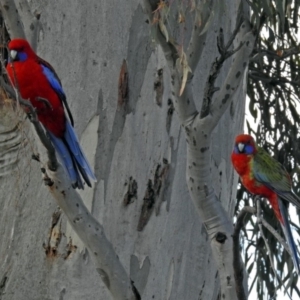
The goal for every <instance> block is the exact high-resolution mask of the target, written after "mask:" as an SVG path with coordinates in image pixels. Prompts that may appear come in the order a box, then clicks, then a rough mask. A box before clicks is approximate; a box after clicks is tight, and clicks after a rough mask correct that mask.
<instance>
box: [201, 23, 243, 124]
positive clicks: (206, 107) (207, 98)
mask: <svg viewBox="0 0 300 300" xmlns="http://www.w3.org/2000/svg"><path fill="white" fill-rule="evenodd" d="M240 26H241V23H238V24H237V27H236V29H235V30H234V32H233V33H232V35H231V37H230V38H229V41H228V43H227V44H226V45H225V44H224V35H223V29H222V28H220V33H219V36H218V42H217V45H218V49H219V52H220V54H221V56H220V57H219V58H217V59H216V60H215V61H214V62H213V64H212V66H211V69H210V74H209V76H208V80H207V82H206V86H205V90H204V97H203V102H202V108H201V114H200V118H201V119H202V118H204V117H206V116H207V115H208V114H209V112H210V106H211V101H212V96H213V94H214V93H215V92H216V91H218V90H219V88H216V87H215V86H214V84H215V81H216V79H217V77H218V75H219V73H220V70H221V68H222V66H223V63H224V62H225V60H226V59H228V58H229V57H231V56H232V55H233V54H234V53H236V52H237V51H238V50H240V48H241V47H242V45H243V44H242V43H240V45H239V46H238V47H237V48H236V49H234V50H231V51H229V47H231V46H232V43H233V41H234V38H235V37H236V35H237V33H238V31H239V29H240Z"/></svg>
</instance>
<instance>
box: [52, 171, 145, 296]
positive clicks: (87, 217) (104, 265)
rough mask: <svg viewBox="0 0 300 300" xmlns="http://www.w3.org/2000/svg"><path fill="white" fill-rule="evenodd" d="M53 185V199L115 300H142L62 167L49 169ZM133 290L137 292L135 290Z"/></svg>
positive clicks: (100, 227) (99, 225)
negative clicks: (83, 245) (54, 169)
mask: <svg viewBox="0 0 300 300" xmlns="http://www.w3.org/2000/svg"><path fill="white" fill-rule="evenodd" d="M47 174H48V175H49V174H50V175H51V176H50V177H51V179H52V180H53V182H54V184H53V185H52V186H50V187H49V190H50V192H51V194H52V196H53V197H54V198H55V200H56V201H57V204H58V205H59V207H60V208H61V209H62V210H63V212H64V213H65V215H66V217H67V219H68V221H69V223H70V224H71V226H72V227H73V229H74V231H75V232H76V233H77V234H78V236H79V237H80V239H81V240H82V242H83V243H84V244H85V246H86V247H87V248H88V250H89V253H90V255H91V257H92V258H93V260H94V263H95V267H96V270H97V271H98V273H99V275H100V277H101V279H102V281H103V282H104V283H105V285H106V287H107V288H108V290H109V291H110V292H111V294H112V296H113V298H114V299H115V300H124V299H127V300H139V299H140V298H139V297H140V295H139V294H138V292H137V290H136V288H135V287H134V285H133V283H132V282H131V280H130V278H129V276H128V275H127V273H126V271H125V269H124V267H123V265H122V263H121V262H120V260H119V258H118V255H117V254H116V252H115V250H114V248H113V246H112V244H111V243H110V241H109V240H108V239H107V237H106V235H105V232H104V228H103V226H102V225H101V224H100V223H99V222H98V221H97V220H96V219H95V218H94V217H93V216H92V214H91V213H90V212H89V211H88V209H87V208H86V206H85V205H84V203H83V201H82V199H81V197H80V196H79V194H78V193H77V192H76V191H75V190H74V189H73V187H72V185H71V183H70V181H69V180H68V179H67V178H66V175H65V172H64V170H63V169H62V168H61V167H60V166H59V167H58V169H57V170H56V171H55V172H52V171H51V170H50V169H48V170H47ZM133 290H134V291H133Z"/></svg>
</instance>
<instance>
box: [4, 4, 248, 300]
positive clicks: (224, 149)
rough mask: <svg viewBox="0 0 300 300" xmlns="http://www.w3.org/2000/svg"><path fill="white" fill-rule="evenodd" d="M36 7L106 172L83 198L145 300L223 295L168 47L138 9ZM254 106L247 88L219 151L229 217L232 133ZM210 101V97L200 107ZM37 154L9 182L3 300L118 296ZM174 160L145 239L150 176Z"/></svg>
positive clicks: (224, 11) (200, 71) (95, 158)
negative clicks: (123, 88)
mask: <svg viewBox="0 0 300 300" xmlns="http://www.w3.org/2000/svg"><path fill="white" fill-rule="evenodd" d="M30 5H31V9H32V11H38V12H40V13H41V18H40V22H41V30H40V31H39V35H38V36H39V42H38V47H37V50H38V54H39V55H40V56H41V57H43V58H45V59H46V60H47V61H49V62H51V64H52V65H53V66H54V67H55V69H56V71H57V73H58V74H59V76H60V78H61V80H62V83H63V86H64V89H65V92H66V94H67V98H68V101H69V103H70V107H71V110H72V112H73V114H74V117H75V120H76V121H75V124H76V126H75V127H76V130H77V132H78V133H79V135H80V136H81V137H82V144H83V148H84V150H85V152H86V154H87V156H88V158H89V160H90V161H91V162H93V163H94V166H95V173H96V176H97V178H98V182H97V184H96V186H95V190H94V191H93V190H86V191H84V192H83V193H82V198H83V200H84V201H85V203H86V205H87V207H88V208H89V209H90V210H91V212H92V213H93V215H94V217H95V218H96V219H97V220H98V221H99V222H100V223H101V224H103V228H104V232H105V234H106V236H107V238H108V240H109V241H110V242H111V244H112V245H113V248H114V250H115V251H116V253H117V254H118V256H119V260H120V262H121V263H122V264H123V266H124V268H125V270H126V271H127V273H128V274H130V277H131V279H132V280H133V281H134V282H135V284H136V286H137V289H138V290H139V291H141V296H142V299H152V298H153V297H155V299H217V297H218V293H219V284H220V283H219V279H218V276H217V270H216V267H215V262H214V260H213V258H212V252H211V248H210V242H209V241H208V236H207V233H206V230H205V228H204V226H203V224H202V220H201V219H199V216H198V214H197V212H196V211H195V209H194V204H193V203H192V201H191V199H190V195H189V192H188V189H187V185H186V180H185V173H186V155H187V154H186V145H185V137H184V134H183V131H182V129H181V127H180V124H179V120H178V117H177V115H176V114H175V113H174V114H172V113H171V112H172V101H170V100H168V99H172V92H171V86H170V72H169V70H168V67H167V65H166V61H165V59H164V57H163V53H162V51H161V49H160V48H159V47H156V45H155V44H153V42H152V41H151V35H150V27H149V25H148V24H147V22H146V21H147V15H145V14H144V12H143V10H142V8H141V6H140V3H139V1H126V2H120V1H116V0H113V1H100V2H99V1H94V0H91V1H89V2H88V3H85V2H82V1H73V2H72V4H70V3H66V2H65V1H63V0H60V1H55V2H54V1H49V2H47V3H40V1H31V2H30ZM236 9H237V5H236V3H230V4H229V3H227V4H224V6H223V7H222V8H221V11H220V14H219V16H218V17H217V18H216V20H215V21H214V23H213V25H212V28H211V29H209V31H208V32H207V36H208V38H207V40H206V45H205V47H204V49H203V53H202V59H201V61H200V65H199V66H198V68H197V70H196V71H195V76H194V79H193V94H194V95H200V94H201V93H202V92H203V88H204V84H205V82H206V77H207V75H208V73H209V69H210V65H211V63H212V61H213V60H214V59H215V57H216V56H217V55H218V53H217V48H216V36H217V34H218V30H219V27H220V26H222V27H223V29H224V32H225V36H228V35H229V34H230V33H231V32H232V31H233V29H234V26H235V23H234V21H233V18H232V16H233V15H236ZM28 22H29V20H28ZM124 59H125V60H126V62H127V70H128V93H129V94H128V103H126V102H125V103H123V104H121V105H120V103H119V104H118V95H119V91H118V83H119V74H120V70H121V66H122V63H123V60H124ZM230 65H231V60H229V61H228V62H226V63H225V65H224V68H223V70H222V72H221V75H220V77H219V79H218V84H221V82H222V81H223V80H224V79H225V77H226V75H227V73H228V70H229V68H230ZM160 70H162V74H163V76H162V77H161V75H159V76H160V77H159V76H158V72H159V71H160ZM160 72H161V71H160ZM158 77H159V78H160V80H161V82H160V83H161V84H162V85H163V90H162V96H161V100H162V102H161V105H159V104H158V103H157V99H158V98H157V89H154V86H155V83H156V80H157V78H158ZM244 99H245V86H244V85H241V86H240V88H239V89H238V91H237V92H236V94H235V100H234V102H233V104H232V106H231V108H230V110H228V111H227V112H226V113H225V115H224V116H223V117H222V119H221V122H220V125H218V127H217V128H216V130H215V131H214V133H213V135H212V143H211V147H212V158H211V161H212V163H211V168H212V181H213V182H214V184H215V193H216V194H217V195H219V197H220V198H221V199H224V201H223V202H222V205H223V207H224V208H225V210H226V211H227V212H228V214H229V215H230V216H232V214H233V208H234V199H235V186H236V182H237V178H236V176H234V173H233V170H232V168H231V167H230V164H229V154H230V152H231V148H232V141H233V137H234V135H235V134H236V133H237V132H238V131H240V130H241V128H242V127H241V126H242V123H243V114H244V113H243V111H244ZM200 105H201V102H200V100H199V102H196V106H197V107H198V108H200ZM25 132H27V131H26V130H25ZM31 146H32V147H35V146H34V144H32V145H31V144H30V145H28V146H27V148H26V153H27V156H22V159H20V160H19V164H18V168H17V169H16V171H15V172H14V173H13V174H11V175H9V176H6V177H3V178H1V181H0V185H1V190H2V191H3V194H2V195H1V196H0V201H1V206H2V207H3V210H2V211H1V215H0V224H1V230H2V233H3V234H2V237H3V243H1V245H0V255H1V256H2V257H4V258H5V259H4V260H3V262H2V264H1V265H0V274H2V278H0V280H1V282H4V284H3V289H2V290H1V292H2V295H1V297H2V298H1V299H24V298H28V299H64V300H65V299H70V300H71V299H72V300H73V299H74V300H76V299H110V294H109V293H108V291H107V289H106V287H105V285H104V284H103V283H102V282H101V280H100V278H99V276H98V274H97V271H96V268H95V265H94V262H93V261H92V260H91V256H90V253H89V252H87V251H86V250H85V247H84V245H83V244H82V243H81V241H80V240H79V239H78V237H77V236H76V235H75V234H74V232H73V231H72V229H71V228H70V225H68V224H67V222H66V219H65V216H64V215H62V214H60V213H58V212H57V210H56V205H55V203H54V201H53V199H52V197H51V196H50V194H49V191H48V189H47V188H45V187H44V186H43V183H42V181H41V175H40V172H39V165H38V163H36V162H31V161H30V155H31V152H32V147H31ZM166 164H167V165H168V166H169V171H168V173H167V176H166V178H163V176H162V175H161V173H160V172H158V174H159V175H161V176H158V177H159V179H161V180H162V181H163V182H164V186H165V189H164V190H163V189H161V190H158V192H157V193H158V195H156V196H157V197H156V198H155V197H154V199H152V200H153V201H155V200H156V199H159V198H160V199H161V197H162V198H163V200H164V201H162V202H161V204H160V207H159V209H156V212H159V213H155V212H154V211H152V212H149V215H150V217H149V220H148V219H147V218H148V217H147V218H146V217H145V218H144V219H143V220H144V223H143V224H144V225H143V230H142V231H138V230H137V227H138V223H139V221H140V219H141V210H142V206H143V203H145V202H146V201H147V200H149V195H148V194H149V180H151V182H152V183H153V186H154V184H155V182H157V180H156V179H157V178H156V175H157V172H156V171H157V168H158V166H159V165H160V168H161V169H163V168H164V166H165V165H166ZM28 166H30V167H28ZM133 180H134V181H135V182H136V193H135V195H134V196H133V197H132V202H131V203H129V204H128V205H127V206H125V205H124V201H123V199H124V197H125V195H127V194H128V187H129V186H130V184H129V183H130V182H132V181H133ZM164 180H165V181H164ZM156 191H157V190H156ZM147 192H148V194H147ZM157 193H156V194H157ZM147 195H148V196H147ZM156 205H157V203H156ZM145 216H146V215H145ZM57 237H59V238H58V239H57ZM43 243H44V245H43Z"/></svg>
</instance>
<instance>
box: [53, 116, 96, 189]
mask: <svg viewBox="0 0 300 300" xmlns="http://www.w3.org/2000/svg"><path fill="white" fill-rule="evenodd" d="M48 134H49V137H50V139H51V141H52V143H53V146H54V148H55V150H56V151H57V154H58V157H59V160H60V162H61V163H62V165H63V167H64V169H65V171H66V173H67V174H68V176H69V178H70V180H71V182H72V185H73V187H74V188H76V187H78V188H79V189H83V188H84V185H83V181H82V178H81V176H82V177H83V179H84V181H85V182H86V184H87V185H88V186H91V182H90V180H89V178H91V179H92V180H93V181H96V177H95V175H94V173H93V171H92V168H91V167H90V165H89V163H88V161H87V159H86V157H85V155H84V153H83V151H82V149H81V147H80V145H79V142H78V138H77V135H76V133H75V131H74V129H73V127H72V125H71V124H70V122H69V120H66V130H65V134H64V138H63V139H60V138H57V137H56V136H54V135H53V134H52V133H51V132H49V131H48ZM80 174H81V175H80Z"/></svg>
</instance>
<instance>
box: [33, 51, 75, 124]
mask: <svg viewBox="0 0 300 300" xmlns="http://www.w3.org/2000/svg"><path fill="white" fill-rule="evenodd" d="M38 63H39V64H40V65H41V66H42V70H43V74H44V75H45V76H46V78H47V80H48V82H49V83H50V85H51V87H52V88H53V89H54V90H55V92H56V94H57V95H58V97H59V99H60V100H61V102H62V103H63V105H64V107H65V108H66V110H67V112H68V116H69V119H70V121H71V124H72V126H74V120H73V116H72V113H71V110H70V108H69V105H68V102H67V97H66V95H65V92H64V90H63V88H62V85H61V82H60V79H59V77H58V76H57V74H56V72H55V70H54V69H53V67H52V66H51V65H50V64H49V63H48V62H46V61H45V60H43V59H42V58H40V57H39V58H38Z"/></svg>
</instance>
